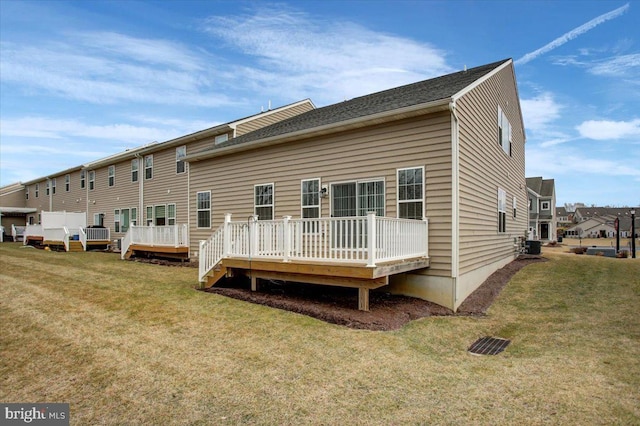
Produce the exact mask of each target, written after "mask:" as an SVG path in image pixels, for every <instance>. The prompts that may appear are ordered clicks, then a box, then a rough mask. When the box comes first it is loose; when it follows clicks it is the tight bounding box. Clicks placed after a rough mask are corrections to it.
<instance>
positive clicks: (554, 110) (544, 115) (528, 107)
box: [520, 92, 563, 131]
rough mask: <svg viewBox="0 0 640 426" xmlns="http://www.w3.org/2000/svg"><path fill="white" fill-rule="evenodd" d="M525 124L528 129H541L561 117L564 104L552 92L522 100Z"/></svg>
mask: <svg viewBox="0 0 640 426" xmlns="http://www.w3.org/2000/svg"><path fill="white" fill-rule="evenodd" d="M520 107H521V108H522V115H523V118H524V125H525V128H526V129H527V130H532V131H541V130H544V129H546V127H547V126H548V125H549V124H550V123H552V122H553V121H555V120H557V119H558V118H559V117H560V111H561V110H562V108H563V107H562V105H560V104H558V103H557V102H556V101H555V99H554V98H553V95H552V94H551V93H548V92H545V93H542V94H540V95H538V96H536V97H535V98H532V99H522V100H520Z"/></svg>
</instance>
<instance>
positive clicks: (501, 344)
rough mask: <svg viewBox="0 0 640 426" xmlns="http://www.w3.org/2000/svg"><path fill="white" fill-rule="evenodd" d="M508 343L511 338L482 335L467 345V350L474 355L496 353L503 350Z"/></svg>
mask: <svg viewBox="0 0 640 426" xmlns="http://www.w3.org/2000/svg"><path fill="white" fill-rule="evenodd" d="M509 343H511V340H507V339H500V338H499V337H482V338H480V339H478V340H476V341H475V342H474V343H473V344H472V345H471V346H469V349H467V351H469V352H470V353H472V354H475V355H496V354H499V353H500V352H502V351H504V350H505V348H506V347H507V346H509Z"/></svg>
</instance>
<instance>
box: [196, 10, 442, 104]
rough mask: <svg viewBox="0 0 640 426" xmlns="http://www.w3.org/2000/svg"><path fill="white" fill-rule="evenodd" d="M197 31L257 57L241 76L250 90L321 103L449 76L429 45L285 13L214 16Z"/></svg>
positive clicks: (267, 12) (436, 52)
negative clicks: (252, 85)
mask: <svg viewBox="0 0 640 426" xmlns="http://www.w3.org/2000/svg"><path fill="white" fill-rule="evenodd" d="M204 30H205V31H206V32H208V33H210V34H212V35H214V36H215V37H217V38H219V39H222V40H224V41H225V42H226V43H228V44H229V45H230V46H231V47H232V48H233V49H235V50H236V51H240V52H242V53H244V54H246V55H248V56H249V57H253V58H257V60H256V61H255V65H254V66H251V67H246V68H245V69H243V70H241V72H242V73H244V74H246V75H249V76H250V78H251V80H252V81H254V82H255V84H257V85H260V86H264V87H266V88H271V89H272V90H274V91H275V90H281V89H282V88H285V87H286V89H287V91H288V92H289V93H294V94H297V95H296V96H297V97H307V96H309V93H310V92H311V93H312V94H313V99H314V100H316V101H317V102H319V103H320V104H322V103H323V102H336V101H340V100H343V99H344V98H352V97H355V96H361V95H364V94H366V93H372V92H375V91H378V90H382V89H386V88H390V87H394V86H399V85H402V84H406V83H409V82H414V81H418V80H423V79H425V78H428V77H432V76H436V75H442V74H446V73H448V72H450V71H452V69H451V67H449V66H448V65H447V63H446V60H445V53H444V52H443V51H441V50H439V49H437V48H435V47H433V46H432V45H430V44H427V43H418V42H416V41H414V40H411V39H407V38H403V37H398V36H394V35H388V34H381V33H377V32H373V31H371V30H368V29H366V28H363V27H361V26H358V25H354V24H351V23H347V22H341V21H335V20H332V21H321V20H316V19H314V20H312V19H310V18H309V17H308V16H307V15H306V14H304V13H301V12H293V11H290V10H286V9H282V10H275V11H274V10H271V11H261V12H257V13H256V14H254V15H243V16H234V17H227V16H225V17H223V16H213V17H210V18H208V19H207V20H206V21H205V24H204Z"/></svg>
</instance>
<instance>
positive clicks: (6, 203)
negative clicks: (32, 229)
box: [0, 183, 35, 242]
mask: <svg viewBox="0 0 640 426" xmlns="http://www.w3.org/2000/svg"><path fill="white" fill-rule="evenodd" d="M34 212H35V209H32V208H29V207H27V205H26V200H25V186H24V185H23V184H22V183H14V184H11V185H6V186H3V187H1V188H0V234H1V235H0V242H2V241H15V240H16V239H18V238H20V237H21V236H22V231H23V230H24V227H25V225H26V223H27V215H28V214H30V213H34Z"/></svg>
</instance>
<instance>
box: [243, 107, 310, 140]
mask: <svg viewBox="0 0 640 426" xmlns="http://www.w3.org/2000/svg"><path fill="white" fill-rule="evenodd" d="M312 109H313V105H311V103H310V102H303V103H300V104H298V105H293V106H291V107H289V108H283V109H282V110H273V111H266V112H264V113H262V114H261V115H258V116H256V117H255V118H252V119H251V120H247V121H246V122H243V123H241V124H238V126H237V127H236V134H235V136H236V137H237V136H241V135H244V134H245V133H249V132H252V131H254V130H257V129H260V128H262V127H266V126H268V125H270V124H273V123H276V122H278V121H282V120H285V119H287V118H290V117H293V116H295V115H298V114H302V113H303V112H307V111H310V110H312Z"/></svg>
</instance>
